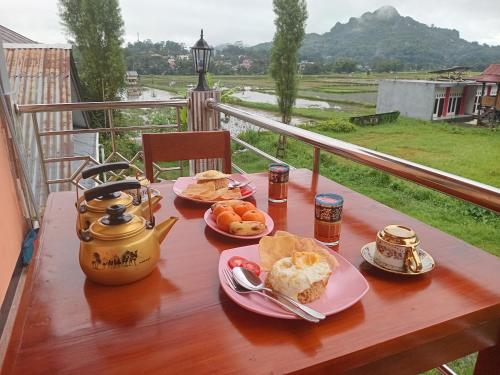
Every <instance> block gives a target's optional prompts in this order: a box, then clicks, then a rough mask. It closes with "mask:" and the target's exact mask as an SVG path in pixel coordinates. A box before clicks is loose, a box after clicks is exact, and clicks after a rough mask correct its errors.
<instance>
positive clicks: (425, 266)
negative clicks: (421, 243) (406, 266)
mask: <svg viewBox="0 0 500 375" xmlns="http://www.w3.org/2000/svg"><path fill="white" fill-rule="evenodd" d="M375 247H376V244H375V242H370V243H367V244H366V245H365V246H363V247H362V248H361V256H362V257H363V258H364V260H366V261H367V262H368V263H370V264H371V265H372V266H374V267H377V268H378V269H381V270H383V271H386V272H390V273H396V274H398V275H407V276H415V275H421V274H423V273H427V272H429V271H432V270H433V269H434V266H435V265H436V264H435V263H434V259H432V257H431V256H430V255H429V253H427V252H426V251H424V250H423V249H422V248H420V247H419V248H418V256H419V257H420V260H421V261H422V270H421V271H420V272H411V271H397V270H392V269H388V268H385V267H382V266H381V265H379V264H377V263H375V261H374V260H373V256H374V254H375Z"/></svg>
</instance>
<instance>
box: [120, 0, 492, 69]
mask: <svg viewBox="0 0 500 375" xmlns="http://www.w3.org/2000/svg"><path fill="white" fill-rule="evenodd" d="M193 42H194V39H193ZM271 47H272V44H271V43H262V44H259V45H256V46H252V47H246V46H244V45H243V43H242V42H237V43H234V44H226V45H222V46H217V47H216V54H215V55H214V57H213V64H212V65H211V68H210V70H211V72H212V73H214V74H219V75H235V74H259V75H262V74H266V73H267V72H268V71H269V53H270V50H271ZM125 54H126V56H127V64H128V68H129V69H133V70H137V71H138V72H139V73H140V74H176V75H177V74H189V73H191V69H192V68H191V67H192V62H191V60H190V59H191V57H190V56H189V57H188V60H185V58H184V57H183V58H180V57H179V56H183V55H186V54H188V51H187V49H186V48H185V46H183V45H182V44H178V43H175V42H171V41H167V42H159V43H153V42H151V41H144V42H142V41H141V42H136V43H134V44H129V45H128V46H127V48H125ZM499 60H500V46H488V45H485V44H483V45H480V44H478V43H477V42H468V41H466V40H464V39H461V38H460V35H459V33H458V31H456V30H449V29H443V28H439V27H434V26H430V27H429V26H427V25H425V24H423V23H420V22H418V21H416V20H414V19H413V18H411V17H403V16H401V15H399V13H398V12H397V10H396V9H394V8H393V7H382V8H380V9H377V10H376V11H374V12H367V13H365V14H363V15H362V16H361V17H359V18H355V17H353V18H351V19H350V20H349V22H347V23H345V24H341V23H339V22H338V23H337V24H336V25H334V26H333V27H332V29H331V30H330V31H329V32H326V33H324V34H322V35H319V34H306V35H305V37H304V41H303V43H302V46H301V48H300V50H299V61H300V71H301V74H304V75H317V74H330V73H351V72H362V73H363V74H365V75H366V74H367V73H370V72H398V71H402V70H412V71H419V70H420V71H421V70H433V69H438V68H444V67H450V66H454V65H465V66H471V67H473V68H474V69H476V70H479V71H481V70H483V69H484V68H485V67H486V66H488V65H489V64H491V63H493V62H495V61H499Z"/></svg>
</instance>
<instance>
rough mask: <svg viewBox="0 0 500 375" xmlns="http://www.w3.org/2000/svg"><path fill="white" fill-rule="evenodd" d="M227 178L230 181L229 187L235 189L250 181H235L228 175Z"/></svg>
mask: <svg viewBox="0 0 500 375" xmlns="http://www.w3.org/2000/svg"><path fill="white" fill-rule="evenodd" d="M228 180H231V182H230V183H229V186H228V187H229V189H236V188H242V187H243V186H247V185H248V184H249V183H250V180H247V181H245V182H240V181H236V180H234V179H232V178H230V177H228Z"/></svg>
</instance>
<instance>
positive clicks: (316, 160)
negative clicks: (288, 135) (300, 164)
mask: <svg viewBox="0 0 500 375" xmlns="http://www.w3.org/2000/svg"><path fill="white" fill-rule="evenodd" d="M320 153H321V149H320V148H319V147H314V159H313V173H319V164H320V157H321V155H320Z"/></svg>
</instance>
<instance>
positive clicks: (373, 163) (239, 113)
mask: <svg viewBox="0 0 500 375" xmlns="http://www.w3.org/2000/svg"><path fill="white" fill-rule="evenodd" d="M204 104H205V105H206V107H207V108H208V109H209V110H214V111H219V112H221V113H225V114H226V115H229V116H233V117H235V118H238V119H241V120H243V121H247V122H248V123H251V124H253V125H255V126H257V127H260V128H263V129H266V130H269V131H272V132H274V133H277V134H282V135H286V136H288V137H292V138H295V139H297V140H299V141H301V142H304V143H306V144H308V145H311V146H312V147H313V149H314V162H313V165H312V166H311V167H312V170H313V171H315V172H318V171H319V166H320V153H321V151H324V152H329V153H332V154H335V155H339V156H341V157H343V158H346V159H348V160H351V161H355V162H358V163H361V164H365V165H367V166H370V167H372V168H376V169H379V170H382V171H385V172H388V173H390V174H393V175H395V176H398V177H402V178H405V179H407V180H410V181H413V182H416V183H418V184H420V185H423V186H426V187H429V188H432V189H435V190H438V191H441V192H443V193H446V194H449V195H451V196H454V197H457V198H461V199H463V200H465V201H469V202H472V203H474V204H477V205H480V206H483V207H485V208H488V209H490V210H493V211H496V212H500V189H497V188H495V187H493V186H489V185H486V184H482V183H479V182H476V181H472V180H469V179H467V178H463V177H460V176H456V175H453V174H450V173H446V172H443V171H440V170H437V169H434V168H430V167H426V166H424V165H421V164H417V163H413V162H411V161H407V160H404V159H401V158H397V157H394V156H391V155H387V154H384V153H381V152H377V151H374V150H370V149H367V148H364V147H361V146H357V145H354V144H350V143H347V142H343V141H340V140H337V139H334V138H330V137H327V136H324V135H320V134H317V133H314V132H311V131H308V130H305V129H301V128H297V127H294V126H290V125H286V124H283V123H281V122H279V121H275V120H272V119H269V118H266V117H264V116H262V115H258V114H254V113H251V112H247V111H244V110H241V109H238V108H234V107H232V106H229V105H226V104H222V103H218V102H216V101H215V100H213V99H208V100H207V101H206V103H204ZM187 105H188V101H187V100H167V101H138V102H102V103H59V104H34V105H18V106H17V111H18V113H19V115H20V116H21V115H23V114H26V113H31V114H32V117H33V124H34V125H35V134H36V138H37V147H38V152H39V154H40V155H41V157H40V159H41V160H42V161H43V162H42V170H43V172H44V175H43V177H44V180H45V184H46V188H47V191H49V190H50V189H49V186H50V185H53V184H63V183H68V182H69V183H72V184H74V185H76V186H78V181H77V178H78V175H79V173H80V172H81V171H82V169H83V168H85V167H86V166H88V165H89V164H98V163H99V162H100V161H99V160H96V159H94V158H92V157H90V156H88V157H86V156H74V155H68V156H62V157H56V158H47V157H45V156H44V152H43V147H42V145H41V139H42V137H52V136H63V135H71V134H80V133H81V134H83V133H108V134H110V138H111V147H112V151H111V154H110V155H108V156H107V157H105V158H104V160H101V161H103V162H107V161H111V160H114V159H113V158H115V159H116V158H117V159H120V160H123V161H128V162H129V163H131V165H133V168H135V169H137V170H138V171H140V172H142V170H141V169H140V167H139V166H137V165H136V163H135V162H136V161H137V160H140V159H141V158H142V153H141V152H139V153H137V154H136V155H134V157H133V158H131V159H129V160H128V159H127V158H125V157H124V156H123V155H122V154H121V153H120V151H119V150H118V149H117V146H116V141H115V138H116V135H117V133H118V132H122V131H131V130H134V131H140V132H143V131H150V130H159V129H160V130H177V131H179V130H180V115H179V110H180V108H182V107H185V106H187ZM164 107H173V108H175V109H176V111H177V123H176V124H168V125H144V126H125V127H115V126H114V124H113V119H112V110H117V109H129V108H164ZM77 110H79V111H97V110H104V111H106V115H107V119H108V121H107V127H106V128H98V129H78V130H60V131H40V130H39V129H38V124H37V122H36V113H39V112H58V111H77ZM233 141H234V142H235V143H237V144H238V145H240V146H242V147H244V148H245V149H247V150H249V151H251V152H253V153H255V154H257V155H259V156H260V157H263V158H265V159H267V160H270V161H280V160H279V159H277V158H275V157H273V156H271V155H269V154H267V153H265V152H264V151H262V150H260V149H258V148H256V147H254V146H252V145H250V144H248V143H246V142H244V141H242V140H240V139H238V138H236V137H233ZM75 160H83V163H82V164H81V165H80V166H79V167H78V168H77V169H76V170H75V171H74V172H72V173H71V175H70V176H65V177H63V178H59V179H48V178H47V170H46V166H47V164H49V163H56V162H66V161H75ZM233 167H234V169H235V170H237V171H240V172H243V169H242V168H240V167H239V166H237V165H233ZM179 168H180V167H174V168H162V167H161V166H159V165H155V169H156V174H159V173H161V172H162V171H165V170H173V169H177V170H178V169H179ZM181 172H182V171H181ZM115 176H116V175H115Z"/></svg>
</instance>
